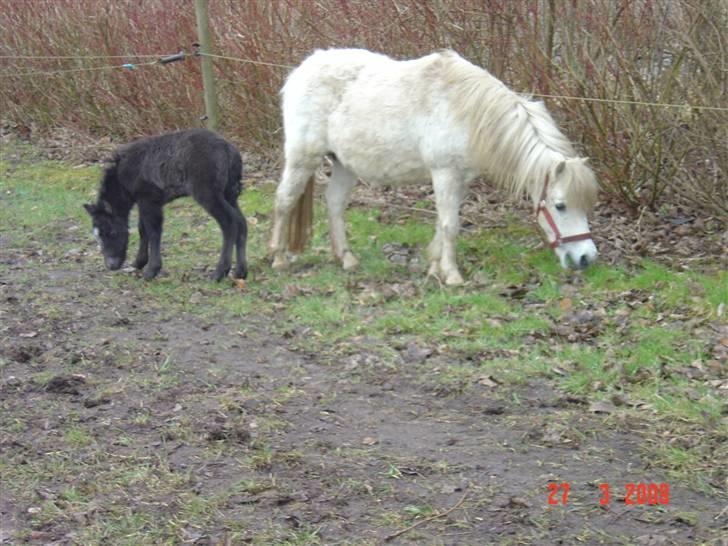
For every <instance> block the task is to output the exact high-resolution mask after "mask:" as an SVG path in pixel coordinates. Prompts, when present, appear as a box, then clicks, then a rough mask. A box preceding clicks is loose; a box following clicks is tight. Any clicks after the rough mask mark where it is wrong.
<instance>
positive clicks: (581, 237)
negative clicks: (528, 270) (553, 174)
mask: <svg viewBox="0 0 728 546" xmlns="http://www.w3.org/2000/svg"><path fill="white" fill-rule="evenodd" d="M548 187H549V175H548V174H546V180H545V181H544V183H543V191H541V198H540V199H539V200H538V205H536V220H538V215H539V214H543V217H544V218H545V219H546V223H548V225H549V227H550V228H551V231H552V232H553V234H554V237H555V239H554V240H553V241H551V242H549V241H548V237H547V238H546V242H547V243H548V246H549V248H557V247H559V246H561V245H563V244H564V243H573V242H574V241H586V240H588V239H591V238H592V236H591V232H589V231H587V232H585V233H579V234H578V235H569V236H567V237H562V236H561V232H560V231H559V228H558V227H557V226H556V222H554V217H553V216H551V213H550V212H549V209H547V208H546V195H547V193H548Z"/></svg>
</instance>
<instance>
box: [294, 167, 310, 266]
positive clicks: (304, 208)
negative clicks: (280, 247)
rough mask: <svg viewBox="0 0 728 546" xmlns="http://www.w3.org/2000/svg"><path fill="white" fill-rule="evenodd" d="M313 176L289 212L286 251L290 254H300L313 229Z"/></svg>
mask: <svg viewBox="0 0 728 546" xmlns="http://www.w3.org/2000/svg"><path fill="white" fill-rule="evenodd" d="M313 179H314V177H313V175H311V178H309V179H308V182H307V183H306V189H305V190H303V193H302V194H301V197H299V198H298V201H296V204H295V205H294V206H293V209H292V210H291V216H290V221H289V223H288V249H289V250H290V251H291V252H296V253H298V252H302V251H303V249H304V248H305V247H306V243H308V241H309V239H311V230H312V227H313Z"/></svg>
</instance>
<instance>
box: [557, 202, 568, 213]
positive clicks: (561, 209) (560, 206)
mask: <svg viewBox="0 0 728 546" xmlns="http://www.w3.org/2000/svg"><path fill="white" fill-rule="evenodd" d="M556 210H558V211H559V212H564V211H565V210H566V204H564V203H556Z"/></svg>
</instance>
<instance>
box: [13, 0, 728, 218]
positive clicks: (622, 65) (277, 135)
mask: <svg viewBox="0 0 728 546" xmlns="http://www.w3.org/2000/svg"><path fill="white" fill-rule="evenodd" d="M210 21H211V25H212V31H213V32H212V33H213V37H214V48H215V53H218V54H220V55H223V56H225V57H233V58H238V59H246V60H248V61H252V62H241V61H239V60H234V59H225V58H215V59H214V63H215V67H216V79H217V85H218V94H219V97H220V104H221V108H222V116H221V123H222V131H223V132H224V133H226V134H227V135H229V136H230V137H231V138H233V139H234V140H236V141H238V143H240V144H242V145H244V146H246V147H247V148H249V149H255V150H257V151H259V152H264V153H267V154H269V155H277V151H278V149H279V146H280V143H281V140H282V138H281V137H282V135H281V131H280V124H281V122H280V113H279V96H278V91H279V89H280V87H281V85H282V83H283V80H284V78H285V76H286V74H287V72H288V69H287V68H286V66H293V65H297V64H298V63H300V61H301V60H302V59H303V58H304V57H305V56H306V55H308V54H309V53H311V52H312V51H313V50H314V49H316V48H326V47H365V48H368V49H372V50H377V51H382V52H384V53H388V54H390V55H393V56H395V57H398V58H403V57H412V56H417V55H422V54H425V53H428V52H430V51H432V50H435V49H438V48H442V47H448V48H452V49H455V50H457V51H459V52H460V53H461V54H462V55H464V56H465V57H467V58H468V59H470V60H471V61H473V62H475V63H477V64H479V65H481V66H484V67H486V68H488V70H490V71H491V72H492V73H493V74H495V75H496V76H498V77H499V78H501V79H503V80H504V81H505V82H506V83H507V84H508V85H509V86H510V87H512V88H514V89H516V90H519V91H522V92H525V93H528V92H531V93H533V94H547V95H559V96H580V97H595V98H601V99H607V100H609V99H614V98H621V99H627V100H629V101H634V102H636V103H641V102H649V103H652V102H657V103H679V104H692V105H697V106H701V105H703V106H722V107H726V106H728V104H726V91H727V87H728V70H727V69H726V67H727V66H728V59H727V55H728V54H727V53H726V51H727V50H728V6H727V5H726V4H725V3H721V2H715V1H704V0H676V1H675V2H661V1H657V0H623V1H620V2H604V1H602V0H583V1H579V2H574V1H572V0H527V1H524V2H512V1H508V0H457V1H455V0H431V1H427V2H423V1H421V0H380V1H377V2H372V1H371V0H318V1H316V2H311V1H310V0H278V1H276V2H269V1H267V0H247V1H245V2H232V1H230V2H228V1H216V2H210ZM0 33H1V34H2V36H3V41H2V43H0V55H17V54H24V55H75V56H85V55H94V56H104V55H124V54H131V53H135V54H150V55H153V54H167V53H174V52H177V51H179V50H180V49H182V48H184V49H186V50H187V51H190V50H191V44H192V43H193V42H194V41H195V39H196V28H195V18H194V10H193V9H192V7H191V5H190V4H189V3H184V2H177V1H176V0H147V1H145V2H144V3H142V4H140V3H139V2H137V1H132V0H119V1H117V2H108V1H105V0H38V1H34V2H32V3H31V2H15V1H12V0H0ZM149 60H153V59H146V58H138V59H135V58H133V57H127V58H116V59H104V58H99V59H65V60H62V59H57V60H50V59H35V60H33V59H9V58H4V59H0V74H1V75H2V81H3V83H2V85H0V115H1V116H2V117H3V118H4V119H5V120H6V121H9V122H11V123H14V124H16V125H20V126H31V125H32V126H34V127H38V128H40V129H43V128H50V127H53V126H57V125H62V126H66V127H71V128H73V129H75V130H77V131H82V132H85V133H90V134H96V135H102V134H103V135H111V136H112V137H118V138H119V139H127V138H130V137H134V136H139V135H143V134H150V133H156V132H160V131H162V130H169V129H173V128H181V127H190V126H197V125H201V123H202V122H201V121H200V119H199V118H200V116H201V115H202V113H203V110H204V107H203V101H202V95H201V79H200V73H199V64H198V62H197V60H196V59H188V60H186V61H185V62H184V63H179V64H175V65H169V66H164V67H162V66H152V67H140V68H139V69H137V70H127V69H122V68H116V69H111V70H99V71H78V72H64V73H61V74H56V75H45V74H41V75H37V76H23V75H18V74H21V73H27V72H36V71H39V72H50V71H54V70H58V69H73V68H87V67H94V66H105V65H110V64H123V63H127V62H136V63H138V64H141V63H144V62H145V61H149ZM261 63H262V64H261ZM276 65H283V66H276ZM545 100H546V102H547V103H548V106H549V108H550V110H551V111H552V112H553V113H554V115H555V116H556V117H557V118H558V119H559V121H560V122H561V123H562V124H563V125H566V126H567V127H566V130H567V133H568V134H569V135H570V136H571V137H572V138H573V139H574V140H577V141H579V143H580V144H579V146H580V148H581V151H582V153H584V154H586V155H588V156H589V157H591V158H592V163H593V164H594V166H595V168H596V169H597V171H598V172H599V174H600V178H601V180H602V184H603V188H604V189H605V190H606V191H607V192H609V193H610V194H611V195H613V196H616V197H618V198H620V199H622V200H623V201H624V202H626V203H627V204H629V205H631V206H633V207H635V208H638V207H641V206H650V207H658V206H660V205H661V204H663V203H666V202H673V201H675V200H680V201H685V200H689V201H690V202H692V203H693V204H694V205H697V206H698V207H701V208H704V209H705V211H706V214H713V215H716V216H719V217H722V218H724V217H725V215H726V211H727V210H728V205H727V200H728V197H727V196H726V192H727V191H728V190H726V181H725V175H726V168H727V165H726V162H727V161H728V157H727V156H728V152H727V151H726V146H725V142H726V140H728V134H727V131H728V115H727V114H726V112H725V111H722V112H721V111H714V110H699V109H689V108H667V107H661V106H645V105H641V104H619V103H612V102H604V103H601V102H586V101H579V100H570V99H565V98H546V99H545Z"/></svg>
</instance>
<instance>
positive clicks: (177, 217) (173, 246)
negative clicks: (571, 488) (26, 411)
mask: <svg viewBox="0 0 728 546" xmlns="http://www.w3.org/2000/svg"><path fill="white" fill-rule="evenodd" d="M98 178H99V169H98V168H96V167H83V168H74V167H72V166H69V165H66V164H63V163H58V162H39V163H18V164H10V163H9V162H7V161H0V192H1V195H2V200H3V206H2V207H0V225H2V226H3V237H7V238H8V239H7V240H8V241H9V243H10V244H12V245H17V246H20V247H28V246H33V247H39V246H43V247H44V248H45V249H46V251H47V252H51V253H57V254H58V255H59V256H63V255H64V254H66V253H67V252H69V251H70V250H71V249H73V248H75V247H79V246H80V247H81V248H83V249H86V250H91V249H93V250H95V245H94V243H93V242H92V239H91V237H90V233H88V234H87V232H89V231H90V222H89V221H88V218H87V217H86V214H85V212H84V211H83V209H82V207H81V204H82V203H84V202H86V201H90V200H92V199H93V198H94V195H95V188H96V185H97V181H98ZM272 201H273V190H272V187H270V186H261V187H251V188H247V189H246V190H245V192H244V193H243V195H242V196H241V208H242V209H243V211H244V212H245V214H246V215H247V216H248V217H249V218H250V219H253V218H255V221H251V223H250V233H249V245H248V256H249V261H250V266H251V267H250V269H251V274H250V279H249V282H248V286H247V288H246V289H245V290H239V289H235V288H233V287H232V285H231V283H229V282H223V283H221V284H212V283H210V282H209V281H207V280H206V272H207V270H209V269H210V268H211V267H213V266H214V264H215V262H216V259H217V255H218V251H219V245H220V234H219V229H218V227H217V225H216V224H215V222H214V221H213V220H212V219H211V218H210V217H209V216H208V215H207V214H206V213H205V212H204V211H202V209H200V208H199V207H198V206H197V205H195V204H194V203H193V202H192V201H191V200H180V201H178V202H175V203H173V204H172V205H170V206H168V207H167V208H166V209H165V232H164V247H163V259H164V270H165V271H166V276H163V277H161V278H159V279H157V280H156V281H154V282H150V283H145V282H143V281H142V280H141V279H140V278H138V277H136V276H133V275H129V274H118V275H111V276H110V279H111V282H112V283H113V285H114V286H116V287H118V288H119V289H128V288H130V287H135V288H137V289H140V290H141V291H142V292H143V293H144V294H145V296H146V297H147V298H148V300H149V305H154V306H158V307H159V308H164V309H172V308H175V307H176V308H179V309H184V310H186V311H190V312H193V313H198V314H202V315H206V314H209V315H210V316H219V315H220V314H221V313H222V314H226V315H228V316H230V317H231V321H234V320H241V321H243V320H244V319H245V317H246V316H248V315H250V314H255V315H258V316H264V317H268V318H267V320H269V321H270V324H271V325H272V326H273V327H274V328H276V329H277V330H278V331H279V332H281V333H282V332H294V333H295V331H298V332H304V333H303V334H300V335H294V338H295V339H293V340H292V343H294V344H299V345H302V346H305V347H306V348H307V349H311V350H316V351H318V352H319V353H320V354H321V355H322V358H326V355H331V356H330V359H331V363H332V365H338V362H339V360H340V355H339V354H337V353H336V352H335V351H333V350H332V348H334V347H339V346H344V345H345V344H347V343H348V342H349V340H351V339H352V338H354V337H355V336H363V337H367V338H370V339H373V340H374V344H375V345H377V344H378V345H379V349H377V350H379V351H380V352H381V355H383V357H384V360H388V359H389V360H392V359H396V358H397V352H396V351H395V350H394V349H392V348H391V345H392V344H393V343H394V342H395V340H409V341H415V342H417V343H418V344H420V345H426V346H430V347H437V348H438V350H439V351H440V353H441V354H444V355H446V357H447V358H446V360H448V361H450V362H452V364H451V365H450V366H449V367H446V368H445V369H440V370H439V371H438V373H437V374H436V376H435V375H432V376H431V379H432V380H433V381H436V382H441V384H442V386H443V387H452V386H453V385H455V386H457V388H458V389H468V388H474V385H477V381H476V379H477V377H478V376H480V375H483V374H485V373H491V374H493V375H494V376H495V377H497V378H498V379H499V380H500V381H502V382H505V383H520V382H524V381H527V380H529V379H530V378H534V377H547V378H549V379H550V380H551V381H553V382H554V383H555V384H556V385H558V386H559V387H560V388H562V389H564V390H566V391H568V392H572V393H575V394H580V395H587V396H593V397H595V398H607V397H609V396H611V395H613V394H619V395H620V396H626V397H627V398H628V399H630V400H638V401H641V402H643V403H644V404H645V406H644V407H646V408H649V411H650V412H655V415H656V417H655V418H658V419H663V420H666V421H668V422H670V423H672V425H671V426H672V427H673V429H674V430H676V431H678V430H680V427H681V426H683V424H685V423H687V426H693V425H697V426H705V427H708V426H713V425H712V423H714V422H715V421H716V419H717V418H718V417H719V416H720V412H721V404H722V402H721V400H720V397H719V396H718V395H717V393H716V392H714V391H713V390H711V389H710V388H708V387H706V386H705V385H704V383H703V382H700V381H695V380H693V379H691V378H689V377H688V375H686V374H685V373H684V369H685V368H686V367H687V366H689V365H690V364H691V363H692V362H694V361H701V360H706V359H708V358H709V354H707V352H706V351H707V350H708V347H707V345H706V341H705V339H703V338H701V337H699V336H696V335H695V334H694V333H693V331H692V330H691V329H689V328H687V327H686V324H687V323H689V321H690V320H691V319H696V320H698V321H715V320H719V319H718V318H717V312H718V308H719V306H720V305H721V304H725V303H728V273H726V272H719V273H714V274H702V273H699V272H685V271H675V270H672V269H669V268H667V267H665V266H663V265H660V264H657V263H654V262H651V261H649V260H644V261H643V262H642V263H641V264H640V265H639V266H638V267H636V268H630V269H628V268H625V267H611V266H606V265H597V266H595V267H593V268H592V269H590V270H588V271H587V272H585V273H584V274H583V275H582V276H581V277H575V276H574V275H573V274H570V273H567V272H564V271H562V270H561V268H560V267H559V265H558V263H557V260H556V259H555V257H554V256H553V254H552V252H550V251H547V250H532V249H530V248H529V246H530V244H531V243H532V241H533V233H532V231H531V230H532V228H531V227H530V226H525V225H523V224H522V223H520V222H519V221H518V220H517V219H515V218H514V219H513V222H512V224H511V225H509V226H508V227H505V228H494V229H489V230H483V231H480V232H477V231H475V232H470V233H467V234H464V235H463V236H461V237H460V238H459V241H458V259H459V262H460V263H461V265H462V270H463V273H464V274H465V276H466V278H470V277H472V276H474V275H475V274H476V273H477V274H478V275H480V277H481V278H484V279H485V280H486V282H484V283H480V284H482V286H472V285H471V286H465V287H457V288H444V287H442V286H439V285H438V284H437V283H436V282H433V281H427V280H426V279H425V276H424V274H422V273H409V272H408V271H407V270H406V268H404V267H402V266H398V265H395V264H393V263H390V262H389V261H388V260H387V259H386V257H385V256H384V253H383V251H382V245H384V244H385V243H388V242H392V243H399V244H403V243H406V244H408V245H410V246H411V247H415V248H417V249H420V251H421V250H423V249H424V248H425V247H426V245H427V243H428V242H429V239H430V238H431V236H432V233H433V228H432V224H431V220H430V217H429V216H427V217H423V219H419V218H413V217H407V218H406V219H405V220H404V221H403V222H401V223H399V222H394V223H387V224H383V223H381V222H380V219H381V217H382V214H381V211H378V210H375V209H371V210H366V209H353V210H351V211H350V212H349V213H348V222H349V233H350V238H351V244H352V248H353V250H354V251H355V253H356V254H357V255H358V257H359V258H360V260H361V267H360V268H359V270H357V271H355V272H352V273H347V272H344V271H342V270H341V268H340V267H339V266H338V265H337V264H335V263H333V261H332V260H331V258H330V254H329V250H328V240H327V235H326V233H327V226H326V222H325V217H326V215H325V213H324V211H323V209H322V208H321V207H320V205H319V206H318V207H317V211H316V213H317V214H316V217H317V224H316V228H315V236H314V241H313V245H312V247H310V248H309V250H308V251H307V252H306V253H305V254H304V255H303V256H302V257H301V258H300V259H299V260H298V262H297V263H296V264H294V266H293V267H292V268H291V270H290V271H288V272H282V273H280V272H274V271H272V270H271V269H270V267H269V266H268V265H267V262H266V260H265V255H266V244H267V239H268V235H269V231H270V217H271V208H272ZM424 218H426V219H427V221H425V219H424ZM133 225H134V224H132V226H133ZM9 226H12V228H10V227H9ZM68 230H72V232H74V233H77V234H78V235H74V236H73V237H68V235H67V233H68ZM59 232H62V233H63V234H64V235H63V237H59V235H58V234H59ZM49 243H53V244H52V245H49ZM137 244H138V237H137V235H136V230H135V229H132V236H131V242H130V250H129V254H130V255H132V254H133V253H134V252H135V250H136V246H137ZM94 259H97V260H98V263H99V266H100V264H101V257H100V256H98V257H96V258H94ZM422 259H423V260H424V257H423V258H422ZM575 280H576V281H578V282H574V281H575ZM392 283H399V284H402V283H410V284H411V285H412V286H414V288H415V295H409V296H407V297H388V296H386V295H382V294H379V295H376V291H377V290H379V291H380V292H381V289H382V287H383V286H385V285H388V284H392ZM510 285H525V286H526V287H527V289H528V292H527V294H526V295H525V297H524V298H523V299H513V298H510V297H508V295H507V292H504V288H505V287H508V286H510ZM566 285H569V286H570V291H569V292H568V294H569V295H568V298H569V300H570V301H571V304H570V307H568V308H567V309H565V308H563V300H564V299H565V298H566V297H567V296H565V291H564V287H565V286H566ZM367 287H370V288H371V287H373V289H374V292H371V294H374V295H372V297H371V299H369V300H367V299H366V298H363V296H362V293H363V292H362V290H364V289H366V288H367ZM574 291H575V293H574ZM640 294H641V296H640V297H638V296H639V295H640ZM535 304H538V305H535ZM586 310H591V311H592V312H599V313H600V317H601V318H600V321H601V322H600V326H599V328H598V329H597V331H596V333H595V334H594V336H593V337H592V338H590V339H587V340H577V341H569V340H568V339H564V338H562V337H555V336H553V334H552V329H553V328H555V327H558V326H559V325H561V324H562V323H564V321H565V320H566V319H567V318H568V315H569V313H578V312H580V311H586ZM625 317H626V319H627V321H628V323H627V324H626V325H625V324H622V322H620V321H622V320H623V319H624V318H625ZM296 329H297V330H296ZM498 349H500V350H510V351H512V353H510V354H509V355H506V356H503V355H499V354H495V356H493V355H492V354H491V353H492V352H493V351H495V350H498ZM489 351H490V352H491V353H489ZM483 355H486V356H483ZM488 355H490V356H488ZM157 365H158V366H159V367H160V369H159V372H160V382H161V383H160V385H161V386H162V387H164V386H165V385H166V383H164V381H163V380H168V381H171V382H172V383H173V379H174V378H172V377H165V376H166V374H165V369H164V368H165V366H166V365H165V361H164V359H162V360H161V361H160V362H158V363H157ZM554 369H559V370H562V373H556V372H554ZM423 373H425V374H428V373H430V372H428V371H427V369H426V368H425V371H424V372H423ZM37 379H38V380H39V381H41V382H42V380H43V379H47V378H37ZM622 411H634V412H639V411H640V410H639V409H629V408H624V409H623V410H622ZM644 415H645V417H646V418H653V415H652V414H650V413H649V412H646V413H644ZM139 419H140V420H143V416H140V417H139ZM140 424H143V423H140ZM18 426H20V425H18ZM723 426H724V425H723ZM65 441H67V442H69V443H71V444H74V445H76V446H88V445H90V444H91V443H92V441H93V440H92V438H90V437H88V435H86V434H85V433H84V432H83V431H82V430H80V429H78V430H75V432H74V431H71V432H69V433H68V434H67V436H66V438H65ZM666 453H667V452H666ZM269 455H270V454H269V453H266V451H265V450H264V449H262V450H259V452H258V453H256V455H255V457H254V460H253V461H251V464H253V465H258V466H259V465H265V464H267V463H268V462H269V460H268V459H269V458H270V456H269ZM666 457H667V456H666ZM667 458H669V459H670V461H671V464H673V465H675V466H676V467H679V468H682V469H683V470H687V469H689V468H690V467H691V465H692V464H693V462H694V461H693V460H692V459H691V458H690V457H687V456H686V457H682V456H678V455H677V454H673V455H671V456H669V457H667ZM193 508H194V507H191V508H190V509H193ZM120 525H122V523H120ZM144 525H145V522H143V521H139V520H137V519H135V518H134V517H132V516H131V515H130V516H129V518H128V520H126V523H123V525H122V527H123V529H124V531H123V532H125V533H128V536H133V535H134V533H135V532H138V531H136V529H141V528H143V527H144ZM119 532H122V531H121V530H120V531H119ZM289 543H291V544H299V543H301V544H304V543H305V544H310V543H316V537H315V532H314V533H309V534H308V535H307V534H306V533H303V534H302V535H301V537H298V538H292V539H291V541H289Z"/></svg>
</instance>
